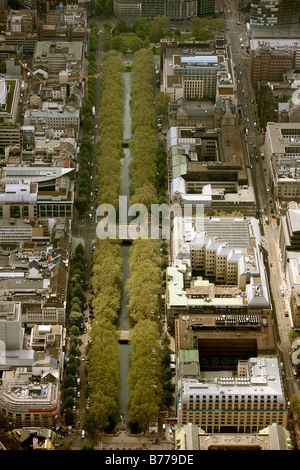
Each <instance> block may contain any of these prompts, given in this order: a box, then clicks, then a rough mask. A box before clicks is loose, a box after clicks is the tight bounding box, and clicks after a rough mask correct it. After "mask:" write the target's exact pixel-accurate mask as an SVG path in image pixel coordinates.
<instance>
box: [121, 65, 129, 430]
mask: <svg viewBox="0 0 300 470" xmlns="http://www.w3.org/2000/svg"><path fill="white" fill-rule="evenodd" d="M130 137H131V113H130V72H125V73H124V132H123V138H124V139H130ZM123 150H124V158H122V168H121V196H127V201H129V196H130V176H129V164H130V160H131V154H130V151H129V149H128V148H124V149H123ZM122 259H123V269H122V271H123V281H122V289H121V308H120V314H119V324H118V329H119V330H129V328H130V327H129V312H128V308H127V305H128V296H127V292H126V289H125V287H126V282H127V279H128V278H129V264H128V260H129V245H124V244H123V245H122ZM129 358H130V345H129V344H120V384H121V387H120V396H119V402H120V422H119V423H118V424H119V425H127V424H128V420H129V415H128V397H129V390H128V383H127V378H128V372H129Z"/></svg>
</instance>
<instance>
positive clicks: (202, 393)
mask: <svg viewBox="0 0 300 470" xmlns="http://www.w3.org/2000/svg"><path fill="white" fill-rule="evenodd" d="M186 365H187V364H186ZM186 369H187V370H186V371H185V370H184V369H183V371H182V374H181V377H180V380H179V382H178V388H177V416H178V425H179V427H180V426H183V425H186V424H188V423H191V424H193V425H197V426H199V427H200V428H201V429H203V430H204V432H216V433H220V432H222V430H223V429H230V430H231V432H246V433H253V432H258V431H260V430H261V429H264V428H265V427H266V426H269V425H270V423H276V424H277V425H281V426H283V427H286V424H287V414H288V406H287V401H286V398H285V394H284V388H283V383H282V377H281V373H280V369H279V364H278V361H277V358H276V357H275V358H271V357H270V358H269V357H266V358H265V357H256V358H250V359H249V360H248V361H239V363H238V367H237V374H236V376H235V377H233V376H226V375H223V374H222V372H220V373H215V374H212V375H211V376H210V377H208V376H206V377H205V375H202V376H201V375H200V376H197V372H196V371H195V369H194V370H193V369H192V368H191V367H190V368H187V367H186Z"/></svg>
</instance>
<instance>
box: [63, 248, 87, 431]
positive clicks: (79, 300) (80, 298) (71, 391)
mask: <svg viewBox="0 0 300 470" xmlns="http://www.w3.org/2000/svg"><path fill="white" fill-rule="evenodd" d="M84 265H85V250H84V247H83V245H82V244H81V243H79V244H78V245H77V246H76V248H75V252H74V256H73V258H72V261H71V266H70V283H69V284H70V289H69V299H68V300H69V301H68V326H69V331H68V333H69V334H68V338H69V344H68V356H67V365H66V369H65V372H64V379H63V381H62V397H61V398H62V411H63V414H64V419H65V423H66V425H72V424H74V422H75V413H74V407H75V406H76V377H77V358H78V357H79V355H80V350H79V342H80V339H79V336H80V334H81V333H80V327H81V325H82V322H83V311H84V305H85V300H86V299H85V294H84V290H83V288H82V282H81V281H82V277H83V276H82V273H84Z"/></svg>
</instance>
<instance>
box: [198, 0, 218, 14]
mask: <svg viewBox="0 0 300 470" xmlns="http://www.w3.org/2000/svg"><path fill="white" fill-rule="evenodd" d="M214 12H215V0H198V16H203V15H212V14H213V13H214Z"/></svg>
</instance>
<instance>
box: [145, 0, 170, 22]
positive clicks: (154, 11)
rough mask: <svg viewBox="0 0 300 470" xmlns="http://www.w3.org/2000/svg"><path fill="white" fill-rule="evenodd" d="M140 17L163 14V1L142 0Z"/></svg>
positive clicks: (153, 16)
mask: <svg viewBox="0 0 300 470" xmlns="http://www.w3.org/2000/svg"><path fill="white" fill-rule="evenodd" d="M141 13H142V17H143V18H148V19H153V18H155V17H156V16H162V15H165V1H162V0H142V11H141Z"/></svg>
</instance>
